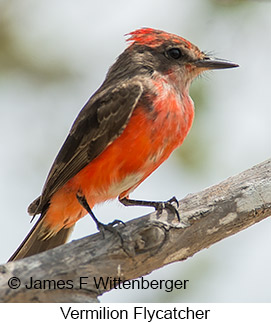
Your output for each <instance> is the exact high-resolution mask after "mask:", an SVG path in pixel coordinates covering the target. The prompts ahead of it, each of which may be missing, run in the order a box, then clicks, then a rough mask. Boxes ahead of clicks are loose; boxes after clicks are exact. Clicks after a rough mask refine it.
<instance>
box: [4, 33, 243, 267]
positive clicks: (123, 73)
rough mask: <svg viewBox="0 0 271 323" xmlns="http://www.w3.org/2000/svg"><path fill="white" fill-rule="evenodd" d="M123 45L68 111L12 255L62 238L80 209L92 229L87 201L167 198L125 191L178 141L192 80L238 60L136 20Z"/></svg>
mask: <svg viewBox="0 0 271 323" xmlns="http://www.w3.org/2000/svg"><path fill="white" fill-rule="evenodd" d="M127 36H128V39H127V42H128V46H127V47H126V49H125V50H124V51H123V52H122V53H121V54H120V55H119V57H118V58H117V59H116V61H115V63H114V64H113V65H112V66H111V67H110V68H109V70H108V72H107V74H106V77H105V80H104V82H103V83H102V85H101V86H100V87H99V88H98V90H97V91H96V92H95V93H94V94H93V95H92V96H91V97H90V99H89V100H88V101H87V103H86V104H85V106H84V107H83V108H82V110H81V111H80V112H79V114H78V116H77V118H76V119H75V121H74V123H73V125H72V127H71V129H70V131H69V134H68V136H67V138H66V140H65V141H64V143H63V145H62V147H61V149H60V151H59V153H58V154H57V156H56V158H55V160H54V162H53V164H52V167H51V169H50V171H49V173H48V176H47V179H46V181H45V184H44V186H43V189H42V192H41V195H40V196H39V197H38V198H37V199H35V200H34V201H33V202H32V203H31V204H30V205H29V207H28V212H29V214H30V215H31V216H33V217H34V216H36V215H39V218H38V220H37V222H36V223H35V225H34V226H33V228H32V229H31V230H30V232H29V233H28V235H27V236H26V238H25V239H24V240H23V242H22V243H21V245H20V246H19V247H18V249H17V250H16V251H15V252H14V254H13V255H12V256H11V257H10V259H9V261H14V260H18V259H22V258H25V257H29V256H31V255H34V254H37V253H40V252H43V251H45V250H48V249H52V248H54V247H57V246H59V245H61V244H64V243H65V242H66V241H67V240H68V238H69V236H70V234H71V232H72V230H73V228H74V225H75V223H76V222H77V221H78V220H79V219H80V218H82V217H84V216H85V215H86V214H87V213H89V214H90V215H91V217H92V218H93V220H94V221H95V223H96V225H97V228H98V230H99V231H102V232H104V231H105V230H109V231H113V228H114V227H115V226H117V225H118V224H119V223H120V222H121V221H119V220H115V221H113V222H112V223H109V224H103V223H102V222H100V221H99V220H98V219H97V218H96V216H95V215H94V213H93V211H92V209H93V207H94V206H95V205H97V204H99V203H102V202H105V201H107V200H111V199H116V198H118V200H119V201H120V202H121V203H122V204H123V205H125V206H130V205H143V206H150V207H154V208H155V209H156V210H157V211H158V212H161V210H162V209H164V208H167V209H169V210H170V211H174V210H175V213H176V215H177V217H178V218H179V214H178V211H177V210H176V207H175V206H174V205H173V204H174V202H177V200H176V198H171V199H170V200H168V201H165V202H161V201H160V202H155V201H143V200H142V201H141V200H133V199H130V193H132V192H133V191H134V190H135V189H136V188H137V187H138V186H139V185H140V184H141V183H142V182H143V181H144V180H145V179H146V178H147V177H148V176H149V175H150V174H151V173H152V172H153V171H154V170H155V169H157V168H158V167H159V166H160V165H161V164H162V163H163V162H164V161H165V160H166V159H167V158H168V157H169V156H170V155H171V153H172V152H173V151H174V150H175V149H176V148H177V147H179V146H180V145H181V144H182V143H183V141H184V139H185V137H186V136H187V134H188V132H189V130H190V128H191V126H192V122H193V118H194V104H193V101H192V99H191V98H190V96H189V87H190V85H191V83H192V81H193V80H194V79H195V78H196V77H197V76H199V75H200V74H202V73H203V72H204V71H207V70H215V69H227V68H234V67H238V65H237V64H235V63H233V62H230V61H227V60H222V59H218V58H215V57H211V56H210V55H208V54H207V53H205V52H204V51H201V50H200V49H199V48H198V47H197V46H195V45H193V44H192V43H191V42H189V41H188V40H186V39H184V38H182V37H180V36H178V35H175V34H172V33H168V32H165V31H162V30H157V29H153V28H140V29H137V30H135V31H133V32H130V33H129V34H127Z"/></svg>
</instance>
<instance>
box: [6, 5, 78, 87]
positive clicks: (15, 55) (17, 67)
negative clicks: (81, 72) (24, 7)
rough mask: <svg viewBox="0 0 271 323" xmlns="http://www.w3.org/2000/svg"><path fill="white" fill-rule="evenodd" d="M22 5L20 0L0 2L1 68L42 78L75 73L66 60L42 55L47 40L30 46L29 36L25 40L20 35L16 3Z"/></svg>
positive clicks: (42, 79) (58, 79) (50, 79)
mask: <svg viewBox="0 0 271 323" xmlns="http://www.w3.org/2000/svg"><path fill="white" fill-rule="evenodd" d="M20 5H21V4H20V3H19V2H17V1H10V0H2V1H1V2H0V71H1V70H2V72H7V73H8V72H20V73H23V74H26V75H28V77H31V78H35V81H39V82H52V81H60V80H64V79H66V78H68V77H72V75H73V72H72V70H71V69H70V68H69V66H68V64H67V63H66V62H65V60H60V59H57V58H53V57H51V58H50V60H45V59H44V56H42V55H39V53H40V52H41V51H43V50H45V51H46V46H47V45H48V44H46V43H45V44H43V46H44V47H43V48H35V50H31V48H32V47H33V44H29V43H28V42H27V37H26V38H25V39H23V41H22V39H20V37H19V36H18V29H19V28H20V27H19V26H20V24H17V23H16V22H17V18H18V17H17V14H18V12H19V9H18V8H17V10H14V6H17V7H18V6H19V7H20ZM30 45H31V46H30ZM2 74H3V73H2Z"/></svg>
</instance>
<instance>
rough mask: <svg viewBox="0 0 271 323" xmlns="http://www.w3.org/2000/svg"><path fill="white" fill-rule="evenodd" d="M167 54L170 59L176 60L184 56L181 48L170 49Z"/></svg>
mask: <svg viewBox="0 0 271 323" xmlns="http://www.w3.org/2000/svg"><path fill="white" fill-rule="evenodd" d="M167 54H168V56H169V57H171V58H174V59H179V58H181V57H182V56H183V54H182V52H181V50H180V49H179V48H170V49H169V50H168V51H167Z"/></svg>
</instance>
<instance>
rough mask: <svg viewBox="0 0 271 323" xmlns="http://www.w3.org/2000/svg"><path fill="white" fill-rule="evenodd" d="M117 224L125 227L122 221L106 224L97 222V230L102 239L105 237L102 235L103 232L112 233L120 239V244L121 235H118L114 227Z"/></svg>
mask: <svg viewBox="0 0 271 323" xmlns="http://www.w3.org/2000/svg"><path fill="white" fill-rule="evenodd" d="M119 224H123V225H124V226H125V223H124V222H123V221H121V220H114V221H113V222H110V223H108V224H104V223H102V222H99V223H97V228H98V230H99V231H100V232H101V233H102V235H103V238H104V237H105V235H104V233H105V231H109V232H111V233H113V234H114V235H115V236H118V237H119V238H120V240H121V242H123V237H122V235H121V234H120V232H119V231H118V229H117V228H116V227H115V225H119Z"/></svg>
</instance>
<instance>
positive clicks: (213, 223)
mask: <svg viewBox="0 0 271 323" xmlns="http://www.w3.org/2000/svg"><path fill="white" fill-rule="evenodd" d="M179 212H180V214H181V219H182V222H181V223H179V222H178V221H177V219H176V216H174V215H173V214H168V213H167V212H166V211H164V212H163V213H162V215H161V216H160V217H157V216H156V214H155V213H151V214H149V215H146V216H143V217H140V218H137V219H134V220H132V221H129V222H127V223H126V226H125V227H119V228H118V230H119V232H120V233H121V235H122V237H123V239H124V242H123V243H122V242H121V241H120V238H119V237H118V236H117V235H116V236H115V235H113V234H111V233H107V232H106V234H105V238H104V239H103V237H102V235H101V234H100V233H96V234H93V235H91V236H88V237H86V238H83V239H80V240H76V241H73V242H71V243H68V244H66V245H64V246H61V247H58V248H55V249H53V250H49V251H47V252H44V253H41V254H38V255H35V256H32V257H29V258H26V259H22V260H19V261H16V262H11V263H8V264H5V265H2V266H0V275H1V276H0V302H96V301H97V296H99V295H102V294H103V293H104V292H105V291H106V290H110V289H111V288H110V286H106V287H103V286H100V288H99V289H97V288H96V286H95V281H94V278H96V280H98V279H99V278H100V277H103V278H104V279H106V278H107V277H112V278H121V279H122V280H128V279H129V280H130V279H135V278H137V277H140V276H142V275H146V274H147V273H150V272H151V271H153V270H155V269H157V268H160V267H163V266H165V265H167V264H169V263H172V262H175V261H180V260H184V259H186V258H188V257H190V256H192V255H194V254H195V253H196V252H198V251H200V250H202V249H204V248H207V247H209V246H211V245H212V244H214V243H215V242H217V241H220V240H221V239H224V238H226V237H229V236H231V235H233V234H235V233H237V232H239V231H241V230H244V229H245V228H247V227H249V226H251V225H253V224H255V223H257V222H259V221H261V220H263V219H264V218H266V217H268V216H270V215H271V159H270V160H267V161H265V162H263V163H261V164H259V165H256V166H254V167H252V168H251V169H249V170H246V171H245V172H242V173H240V174H238V175H236V176H233V177H230V178H228V179H227V180H225V181H223V182H222V183H220V184H218V185H214V186H212V187H210V188H207V189H205V190H203V191H201V192H199V193H196V194H189V195H188V196H186V197H185V198H184V199H182V200H181V201H180V207H179ZM11 277H18V278H19V279H20V282H21V285H20V287H18V288H17V289H12V288H10V287H8V281H9V279H10V278H11ZM30 277H33V280H35V281H36V285H35V286H36V287H44V288H42V289H39V288H38V289H37V288H32V289H27V287H26V286H25V284H28V285H29V280H30ZM80 277H85V278H81V286H80ZM86 277H87V278H86ZM45 280H47V281H45ZM49 280H50V281H49ZM11 282H12V281H11ZM15 283H16V281H13V284H15ZM82 283H83V284H82Z"/></svg>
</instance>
